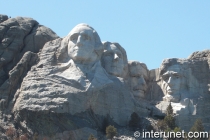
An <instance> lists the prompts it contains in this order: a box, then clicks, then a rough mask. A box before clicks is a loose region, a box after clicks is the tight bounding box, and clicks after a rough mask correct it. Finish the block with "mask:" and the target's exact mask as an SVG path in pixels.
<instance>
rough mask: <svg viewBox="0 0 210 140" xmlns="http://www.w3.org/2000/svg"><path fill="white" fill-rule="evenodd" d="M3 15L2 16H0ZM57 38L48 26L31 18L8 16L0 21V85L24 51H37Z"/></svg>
mask: <svg viewBox="0 0 210 140" xmlns="http://www.w3.org/2000/svg"><path fill="white" fill-rule="evenodd" d="M2 17H4V16H2ZM56 38H58V36H57V35H56V34H55V33H54V32H53V31H52V30H51V29H49V28H47V27H45V26H42V25H39V23H38V22H37V21H35V20H34V19H32V18H23V17H17V18H10V19H7V20H5V21H4V22H1V23H0V41H1V44H0V77H1V79H0V85H2V84H3V83H4V82H5V80H7V79H8V77H9V75H8V74H9V71H10V70H11V69H12V68H13V67H14V66H15V65H16V64H17V63H18V62H19V61H20V59H21V58H22V56H23V55H24V53H25V52H27V51H31V52H34V53H37V52H38V51H39V50H40V49H41V48H42V47H43V45H44V44H45V43H46V42H48V41H50V40H54V39H56Z"/></svg>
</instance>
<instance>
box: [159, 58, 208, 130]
mask: <svg viewBox="0 0 210 140" xmlns="http://www.w3.org/2000/svg"><path fill="white" fill-rule="evenodd" d="M192 56H193V57H194V58H191V59H176V58H172V59H165V60H164V61H163V63H162V65H161V67H160V69H159V76H160V81H159V83H158V84H159V86H160V87H161V89H162V92H163V94H164V95H163V97H162V101H161V102H160V103H159V104H157V105H156V107H157V108H158V110H159V111H161V112H162V113H164V112H165V110H166V108H167V106H168V104H169V103H170V102H171V105H172V107H173V110H174V113H175V114H176V118H177V124H178V126H179V127H181V128H182V129H184V130H189V129H190V128H191V127H192V124H193V123H194V122H195V120H196V119H197V118H201V119H202V120H203V123H204V126H205V127H206V129H207V130H209V129H210V128H209V123H210V122H209V119H208V116H209V115H210V114H209V113H208V112H209V107H208V106H209V101H210V94H209V86H208V84H209V82H210V73H209V64H208V58H205V57H198V56H195V55H192ZM202 56H203V55H202ZM195 58H196V59H195ZM156 113H157V112H156ZM157 114H158V113H157ZM157 114H156V115H157ZM159 115H160V114H159Z"/></svg>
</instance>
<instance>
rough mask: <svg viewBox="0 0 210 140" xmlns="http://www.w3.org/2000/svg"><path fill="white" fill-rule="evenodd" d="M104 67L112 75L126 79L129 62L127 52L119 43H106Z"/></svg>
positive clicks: (103, 57)
mask: <svg viewBox="0 0 210 140" xmlns="http://www.w3.org/2000/svg"><path fill="white" fill-rule="evenodd" d="M103 45H104V53H103V55H102V59H101V61H102V66H103V67H104V69H105V70H106V71H107V72H108V73H109V74H111V75H115V76H117V77H123V78H124V77H125V76H126V74H127V72H128V60H127V55H126V52H125V50H124V49H123V48H122V47H121V46H120V44H118V43H111V42H104V43H103Z"/></svg>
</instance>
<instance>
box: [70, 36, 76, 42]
mask: <svg viewBox="0 0 210 140" xmlns="http://www.w3.org/2000/svg"><path fill="white" fill-rule="evenodd" d="M77 38H78V35H72V36H71V37H70V40H71V41H75V40H77Z"/></svg>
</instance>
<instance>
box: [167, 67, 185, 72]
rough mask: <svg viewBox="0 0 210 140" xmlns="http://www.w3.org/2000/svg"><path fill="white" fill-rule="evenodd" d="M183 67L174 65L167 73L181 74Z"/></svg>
mask: <svg viewBox="0 0 210 140" xmlns="http://www.w3.org/2000/svg"><path fill="white" fill-rule="evenodd" d="M181 70H182V68H181V66H180V65H172V66H170V67H168V69H167V71H173V72H176V73H181Z"/></svg>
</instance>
